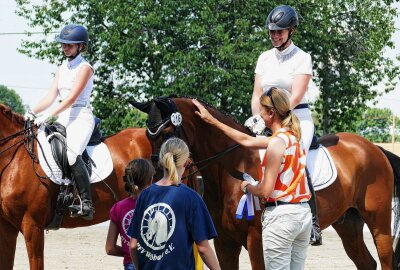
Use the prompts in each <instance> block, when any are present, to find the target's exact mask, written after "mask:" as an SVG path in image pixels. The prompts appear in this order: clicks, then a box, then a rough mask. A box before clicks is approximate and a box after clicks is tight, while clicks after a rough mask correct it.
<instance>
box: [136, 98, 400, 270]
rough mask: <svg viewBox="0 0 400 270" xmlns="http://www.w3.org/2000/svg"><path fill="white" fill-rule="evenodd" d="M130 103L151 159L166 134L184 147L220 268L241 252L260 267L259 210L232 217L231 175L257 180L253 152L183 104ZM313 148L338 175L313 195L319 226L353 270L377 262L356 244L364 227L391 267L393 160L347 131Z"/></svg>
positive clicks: (231, 265) (234, 181)
mask: <svg viewBox="0 0 400 270" xmlns="http://www.w3.org/2000/svg"><path fill="white" fill-rule="evenodd" d="M130 103H131V104H132V105H133V106H134V107H136V108H137V109H139V110H141V111H143V112H145V113H147V114H148V120H147V133H148V137H149V139H150V141H151V144H152V146H153V153H156V152H157V151H158V149H159V148H160V145H161V144H162V142H163V141H164V140H166V139H168V138H169V137H172V136H176V137H179V138H181V139H183V140H185V141H186V143H187V144H188V146H189V149H190V152H191V155H192V158H193V160H194V163H195V164H196V165H197V167H198V168H199V170H200V173H201V175H202V177H203V180H204V196H203V198H204V201H205V203H206V205H207V207H208V209H209V212H210V214H211V217H212V219H213V222H214V225H215V227H216V229H217V232H218V237H217V238H216V239H214V246H215V250H216V253H217V257H218V259H219V262H220V265H221V268H222V269H229V270H232V269H238V267H239V254H240V251H241V248H242V247H244V248H246V249H247V250H248V254H249V257H250V261H251V266H252V269H257V270H261V269H264V262H263V254H262V251H263V249H262V241H261V231H262V227H261V217H260V216H261V211H256V214H255V217H254V219H252V220H244V219H242V220H239V219H236V217H235V212H236V208H237V206H238V202H239V200H240V198H241V197H242V195H243V193H242V191H241V189H240V182H241V180H242V179H241V177H240V175H241V174H240V173H238V172H246V173H248V174H249V175H251V176H252V177H253V178H254V179H258V167H259V164H260V157H259V153H258V151H257V150H251V149H246V148H244V147H241V146H239V145H237V144H235V142H234V141H232V140H231V139H230V138H228V137H227V136H226V135H224V134H223V133H222V132H221V131H220V130H219V129H217V128H215V127H213V126H211V125H209V124H207V123H205V122H204V121H202V120H201V119H200V117H198V116H197V115H196V114H195V111H196V110H197V108H196V107H195V106H194V105H193V103H192V101H191V99H190V98H187V97H171V98H166V97H162V98H156V99H154V100H151V101H147V102H135V101H130ZM204 105H205V106H206V107H207V108H208V110H209V111H210V113H211V114H212V115H213V116H214V117H216V118H217V119H218V120H220V121H222V122H223V123H225V124H227V125H229V126H231V127H233V128H235V129H237V130H239V131H242V132H245V133H247V134H250V131H249V130H247V129H246V128H244V127H243V126H242V125H241V124H240V123H238V122H237V121H236V120H235V119H234V118H232V117H230V116H228V115H226V114H225V113H222V112H220V111H218V110H217V109H216V108H214V107H212V106H210V105H207V104H205V103H204ZM319 143H320V144H322V145H324V146H325V147H326V148H327V149H328V151H329V153H330V154H331V156H332V158H333V160H334V163H335V165H336V167H337V172H338V173H337V179H336V180H335V181H334V182H333V184H332V185H330V186H328V187H326V188H325V189H323V190H320V191H317V192H316V196H317V207H318V216H319V220H320V225H321V228H322V229H325V228H327V227H328V226H330V225H332V226H333V228H334V229H335V230H336V232H337V233H338V235H339V236H340V238H341V240H342V243H343V246H344V249H345V251H346V253H347V255H348V256H349V257H350V258H351V260H352V261H353V262H354V264H355V265H356V267H357V269H376V267H377V262H376V261H375V260H374V259H373V257H372V256H371V254H370V252H369V251H368V249H367V247H366V245H365V242H364V240H363V226H364V223H365V224H366V225H367V226H368V228H369V230H370V232H371V233H372V236H373V238H374V242H375V245H376V249H377V252H378V256H379V260H380V264H381V268H382V269H392V267H393V268H395V269H397V268H398V265H399V261H400V260H399V248H398V245H397V243H396V244H395V252H394V251H393V247H392V243H393V239H392V228H391V214H392V194H394V196H395V199H398V198H399V190H400V182H399V179H400V170H399V169H400V158H399V157H398V156H396V155H394V154H392V153H390V152H388V151H385V150H383V149H380V148H378V147H377V146H375V145H374V144H373V143H371V142H369V141H368V140H366V139H364V138H362V137H360V136H358V135H356V134H351V133H337V134H333V135H327V136H324V137H321V138H320V139H319ZM395 201H397V200H395ZM394 209H395V218H394V228H398V225H399V218H398V216H399V209H398V208H397V207H395V208H394Z"/></svg>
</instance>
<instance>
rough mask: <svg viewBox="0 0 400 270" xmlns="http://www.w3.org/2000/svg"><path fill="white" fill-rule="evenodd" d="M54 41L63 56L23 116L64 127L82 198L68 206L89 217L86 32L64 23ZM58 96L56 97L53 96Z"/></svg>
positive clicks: (90, 74) (91, 71)
mask: <svg viewBox="0 0 400 270" xmlns="http://www.w3.org/2000/svg"><path fill="white" fill-rule="evenodd" d="M56 41H57V42H59V43H61V47H62V50H63V52H64V55H65V56H66V57H67V60H65V61H64V62H63V63H62V64H61V65H60V66H59V67H58V70H57V72H56V75H55V77H54V80H53V83H52V85H51V88H50V90H49V92H48V93H47V95H46V96H45V97H43V98H42V100H41V101H39V103H38V104H37V105H36V106H35V107H34V108H33V109H32V110H31V111H29V112H28V113H27V114H26V115H25V116H26V118H28V119H30V120H34V123H35V124H36V125H38V126H40V125H41V124H43V123H45V122H47V121H48V120H49V119H51V118H53V117H58V119H57V122H59V123H60V124H62V125H63V126H65V128H66V134H67V136H66V140H67V148H68V149H67V156H68V163H69V165H70V167H71V175H72V180H73V181H75V183H76V185H77V187H78V190H79V193H80V195H81V199H82V209H81V207H80V206H76V205H71V206H70V207H69V208H70V210H71V211H72V212H73V213H74V214H75V215H81V216H83V218H84V219H87V220H91V219H93V213H94V208H93V205H92V195H91V190H90V182H89V180H90V178H89V174H88V171H87V169H86V166H85V162H84V161H83V160H82V153H83V151H84V150H85V148H86V146H87V144H88V142H89V139H90V136H91V134H92V132H93V129H94V116H93V113H92V108H91V105H90V95H91V93H92V90H93V77H94V69H93V67H92V66H91V65H90V64H89V63H88V62H87V61H86V60H85V59H84V58H83V56H82V54H81V53H82V52H84V51H85V50H86V48H87V45H88V32H87V30H86V28H85V27H83V26H82V25H77V24H70V25H67V26H65V27H64V28H63V29H62V30H61V33H60V35H59V36H57V37H56ZM57 97H58V99H57ZM56 99H57V105H56V106H54V109H52V110H51V111H50V112H49V113H48V112H45V113H42V114H41V115H39V113H41V112H43V111H44V110H46V109H48V108H49V107H50V106H51V105H52V104H53V103H54V101H55V100H56Z"/></svg>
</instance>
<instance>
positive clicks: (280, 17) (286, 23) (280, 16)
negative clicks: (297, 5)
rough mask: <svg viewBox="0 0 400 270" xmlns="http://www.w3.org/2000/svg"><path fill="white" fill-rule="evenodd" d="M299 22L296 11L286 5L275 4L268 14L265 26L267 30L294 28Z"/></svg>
mask: <svg viewBox="0 0 400 270" xmlns="http://www.w3.org/2000/svg"><path fill="white" fill-rule="evenodd" d="M298 24H299V17H298V15H297V12H296V11H295V10H294V9H293V8H292V7H291V6H287V5H282V6H277V7H276V8H274V9H273V10H272V11H271V12H270V13H269V15H268V17H267V21H266V22H265V26H266V27H267V29H268V30H283V29H291V28H295V27H296V26H297V25H298Z"/></svg>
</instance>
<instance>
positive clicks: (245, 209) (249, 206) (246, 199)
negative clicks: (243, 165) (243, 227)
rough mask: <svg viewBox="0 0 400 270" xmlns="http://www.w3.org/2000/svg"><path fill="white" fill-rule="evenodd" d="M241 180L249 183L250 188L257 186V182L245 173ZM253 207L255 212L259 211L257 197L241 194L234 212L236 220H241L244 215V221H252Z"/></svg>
mask: <svg viewBox="0 0 400 270" xmlns="http://www.w3.org/2000/svg"><path fill="white" fill-rule="evenodd" d="M243 180H244V181H246V182H249V184H250V185H252V186H256V185H258V182H257V181H256V180H254V178H253V177H251V175H249V174H247V173H243ZM254 205H255V208H256V210H261V207H260V200H259V198H258V197H254V195H253V194H250V193H247V194H243V196H242V198H241V199H240V201H239V205H238V208H237V210H236V218H237V219H242V218H243V215H244V213H246V219H247V220H252V219H253V218H254Z"/></svg>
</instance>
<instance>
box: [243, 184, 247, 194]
mask: <svg viewBox="0 0 400 270" xmlns="http://www.w3.org/2000/svg"><path fill="white" fill-rule="evenodd" d="M247 186H248V185H246V186H245V187H244V188H243V189H242V191H243V193H244V194H247V193H248V191H247Z"/></svg>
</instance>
